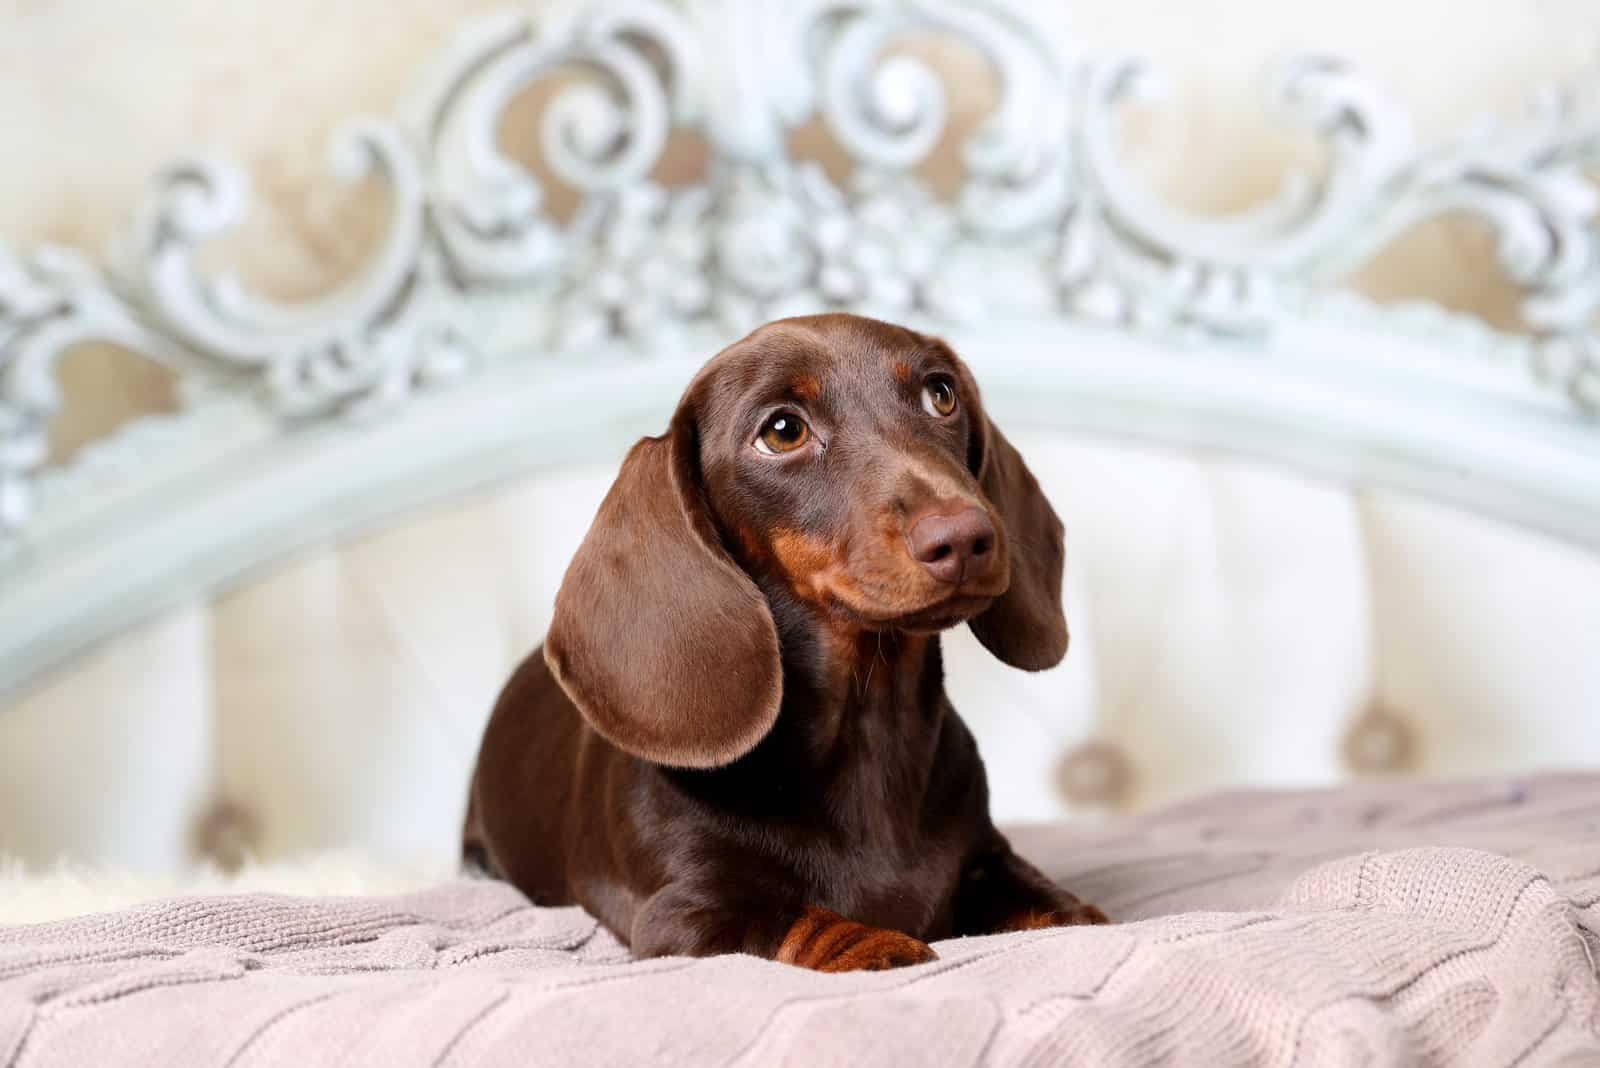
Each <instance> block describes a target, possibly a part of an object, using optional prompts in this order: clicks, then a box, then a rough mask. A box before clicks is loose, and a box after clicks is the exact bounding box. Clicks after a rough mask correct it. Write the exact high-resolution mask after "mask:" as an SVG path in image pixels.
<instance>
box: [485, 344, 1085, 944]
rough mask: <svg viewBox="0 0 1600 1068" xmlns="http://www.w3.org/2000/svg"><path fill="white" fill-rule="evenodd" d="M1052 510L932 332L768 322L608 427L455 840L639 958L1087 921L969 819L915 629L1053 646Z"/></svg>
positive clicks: (963, 754)
mask: <svg viewBox="0 0 1600 1068" xmlns="http://www.w3.org/2000/svg"><path fill="white" fill-rule="evenodd" d="M1062 557H1063V548H1062V529H1061V521H1060V520H1059V519H1057V518H1056V515H1055V512H1054V511H1052V510H1051V508H1050V504H1049V502H1048V501H1046V500H1045V498H1044V496H1043V494H1042V493H1041V492H1040V490H1039V486H1038V483H1037V482H1036V481H1035V480H1034V478H1033V476H1032V475H1031V474H1030V473H1029V471H1028V469H1027V467H1026V466H1024V465H1023V462H1022V458H1021V457H1020V456H1018V455H1017V452H1016V450H1014V449H1013V448H1012V447H1011V445H1010V444H1009V443H1008V442H1007V441H1006V439H1005V438H1004V437H1002V436H1001V434H1000V432H999V431H998V430H997V429H996V428H995V427H994V425H993V424H992V423H990V422H989V420H988V419H987V418H986V417H985V416H984V414H983V408H982V407H981V405H980V403H979V399H978V390H977V386H976V385H975V384H974V382H973V380H972V375H971V374H970V372H968V370H967V368H966V366H965V365H964V364H963V363H962V362H961V361H960V360H959V359H957V358H956V356H955V354H954V353H952V352H951V351H950V350H949V348H947V347H946V346H945V345H944V344H943V343H942V342H940V341H937V340H934V339H932V338H927V337H923V336H921V335H919V334H916V333H913V332H911V331H910V330H906V329H903V328H901V327H897V326H891V325H889V324H887V323H881V322H876V321H873V320H870V319H862V318H858V317H855V316H849V315H823V316H816V317H811V318H803V319H788V320H784V321H781V322H776V323H772V324H769V325H767V326H765V327H762V328H761V329H759V330H757V331H756V332H755V333H753V334H751V335H750V336H749V337H747V338H745V339H744V340H742V341H739V342H738V343H736V344H734V345H732V346H730V347H729V348H727V349H725V350H724V351H723V352H721V353H720V354H719V355H717V357H716V358H715V359H713V360H712V361H711V362H710V363H709V364H707V365H706V367H705V369H704V370H702V371H701V372H700V374H699V375H697V376H696V377H695V379H694V381H693V382H691V383H690V385H689V388H688V390H687V391H686V392H685V394H684V396H683V399H682V401H681V402H680V403H679V405H678V409H677V412H676V414H675V415H674V416H673V418H672V423H671V426H670V428H669V429H668V431H667V433H666V434H665V435H663V436H662V437H658V438H646V439H644V440H643V441H641V442H639V444H637V445H635V446H634V448H633V450H632V451H631V452H630V453H629V454H628V457H627V459H626V460H625V461H624V462H623V465H622V471H621V473H620V474H619V475H618V476H617V481H616V484H615V485H614V486H613V487H612V488H611V491H610V493H609V494H607V496H606V498H605V501H604V503H602V504H601V506H600V511H599V514H598V515H597V516H596V517H595V520H594V525H593V526H592V527H591V528H590V530H589V534H588V537H587V538H586V539H585V540H584V543H583V546H582V547H581V548H580V549H579V550H578V554H577V556H576V558H575V559H574V560H573V561H572V565H571V567H570V568H569V569H568V570H567V574H566V578H565V580H564V581H563V583H562V585H561V591H560V593H559V594H558V596H557V597H556V606H555V617H554V620H553V622H552V623H551V626H550V632H549V635H548V636H547V639H546V641H545V645H544V648H543V651H542V652H540V651H535V652H534V654H533V655H532V656H530V657H529V658H528V659H527V660H526V661H525V662H524V663H523V664H522V666H521V667H520V668H518V669H517V672H516V674H515V675H513V676H512V678H511V681H510V682H509V683H508V684H507V685H506V688H505V691H504V692H503V693H502V694H501V696H500V700H499V702H498V704H497V705H496V706H495V710H494V714H493V716H492V717H491V718H490V720H489V725H488V728H487V730H486V732H485V734H484V739H483V746H482V749H481V750H480V752H479V756H478V766H477V770H476V772H475V774H474V776H473V782H472V788H471V794H470V801H469V805H468V813H467V825H466V831H465V835H464V849H465V852H466V854H467V856H468V858H469V859H471V860H474V861H476V862H477V863H479V864H481V865H482V866H483V867H485V868H487V869H488V870H489V871H491V872H493V873H495V874H498V875H500V876H502V877H504V878H506V879H509V880H510V881H511V882H512V883H514V884H515V885H516V886H517V887H518V888H520V889H521V890H522V891H524V892H525V893H527V894H528V896H529V897H531V898H532V899H533V900H534V901H535V902H538V903H540V904H550V905H557V904H572V903H574V902H576V903H578V904H581V905H583V906H584V907H585V908H587V909H588V910H589V911H590V912H592V913H593V914H594V915H595V916H597V917H598V918H599V919H600V921H601V922H602V923H604V924H605V925H606V927H608V928H610V929H611V931H612V932H614V933H615V934H616V935H617V937H619V938H621V939H622V940H623V941H625V942H627V943H628V944H629V945H630V946H631V947H632V949H633V951H634V952H635V953H636V954H638V955H640V956H646V957H648V956H658V955H663V954H688V955H695V956H699V955H707V954H713V953H730V952H744V953H754V954H757V955H759V956H762V957H768V958H772V959H775V960H780V961H786V962H789V963H792V964H799V965H803V966H805V967H809V968H817V969H821V970H823V971H845V970H850V969H858V968H889V967H894V966H897V965H902V964H915V963H918V962H921V961H926V960H931V959H933V957H934V953H933V950H932V949H930V948H929V947H928V945H927V941H930V940H933V939H937V938H942V937H945V936H948V935H952V934H955V935H965V934H988V933H992V932H995V931H1007V930H1018V929H1022V928H1033V927H1043V926H1053V925H1058V924H1079V923H1103V922H1105V917H1104V916H1103V915H1102V914H1101V913H1100V911H1099V910H1098V909H1096V908H1094V907H1093V906H1092V905H1083V904H1080V903H1079V902H1078V900H1077V899H1076V898H1074V897H1073V896H1072V895H1071V894H1069V893H1067V892H1065V891H1064V890H1061V889H1059V888H1058V887H1056V886H1055V885H1054V884H1053V883H1051V882H1050V880H1049V879H1047V878H1046V877H1045V876H1044V875H1042V874H1041V873H1040V872H1039V871H1038V870H1037V869H1035V868H1034V867H1033V866H1032V865H1030V864H1028V863H1027V862H1026V861H1024V860H1022V859H1021V858H1020V857H1018V856H1017V855H1016V854H1015V853H1013V852H1012V851H1011V848H1010V846H1009V845H1008V844H1007V843H1006V840H1005V839H1004V838H1003V837H1002V836H1001V835H1000V834H999V832H998V831H996V830H995V828H994V825H993V824H992V823H991V822H990V819H989V811H988V785H987V783H986V781H985V778H984V771H983V764H982V761H981V760H980V759H979V757H978V752H977V749H976V748H975V746H974V744H973V741H972V735H971V734H970V733H969V732H968V731H967V728H966V726H965V725H964V724H963V723H962V722H961V720H960V718H959V717H958V716H957V715H956V713H955V710H954V709H953V708H952V707H951V706H950V703H949V701H948V700H947V699H946V698H945V694H944V687H943V671H942V666H941V662H940V654H939V638H938V636H937V635H938V632H939V631H941V630H944V629H946V628H948V627H952V626H955V625H957V624H960V623H963V622H964V623H967V624H969V625H970V626H971V627H972V630H973V632H974V633H976V635H977V636H978V639H979V640H980V641H981V642H982V643H983V644H984V645H985V646H986V647H987V648H988V649H989V651H990V652H992V653H994V655H995V656H997V657H999V658H1000V659H1001V660H1003V661H1005V662H1006V663H1007V664H1010V665H1013V666H1015V667H1019V668H1024V669H1026V670H1030V671H1032V670H1038V669H1041V668H1047V667H1050V666H1052V665H1053V664H1055V663H1057V662H1058V661H1059V660H1060V659H1061V657H1062V656H1063V655H1064V654H1065V653H1066V649H1067V628H1066V621H1065V620H1064V619H1063V617H1062V613H1061V568H1062Z"/></svg>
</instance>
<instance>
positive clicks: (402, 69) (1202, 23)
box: [0, 0, 1600, 446]
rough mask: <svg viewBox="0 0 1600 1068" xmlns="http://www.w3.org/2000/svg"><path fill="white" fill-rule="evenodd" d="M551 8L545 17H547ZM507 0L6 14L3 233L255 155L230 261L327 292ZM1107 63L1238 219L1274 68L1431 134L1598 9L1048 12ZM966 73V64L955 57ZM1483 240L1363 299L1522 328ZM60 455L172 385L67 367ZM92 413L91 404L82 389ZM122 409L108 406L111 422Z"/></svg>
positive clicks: (1, 94) (1160, 154)
mask: <svg viewBox="0 0 1600 1068" xmlns="http://www.w3.org/2000/svg"><path fill="white" fill-rule="evenodd" d="M546 2H548V0H546ZM499 6H502V5H500V4H498V3H496V2H494V0H344V2H341V3H329V2H327V0H272V2H270V3H268V2H265V0H230V2H227V3H215V4H209V5H204V4H195V3H190V2H181V3H180V2H179V0H94V2H90V0H76V2H74V0H0V137H3V139H4V143H5V165H4V166H3V167H0V240H4V241H7V242H11V243H16V244H23V245H26V244H29V243H32V242H36V241H42V240H50V241H58V242H65V243H67V244H70V245H75V246H79V247H82V248H84V249H88V250H91V251H96V252H97V251H98V250H99V249H100V247H101V245H102V243H103V240H104V237H105V235H106V234H107V233H108V232H110V231H111V230H112V229H113V228H114V227H115V226H117V225H118V224H119V223H120V222H121V220H122V219H124V218H125V217H126V215H127V213H128V212H129V211H130V209H131V207H132V205H133V204H134V203H135V201H136V199H137V197H138V194H139V191H140V188H141V184H142V182H143V181H144V180H145V178H146V176H147V175H148V174H149V173H150V172H151V171H153V170H154V169H156V168H157V167H159V166H160V165H161V164H162V163H163V162H164V161H166V160H168V159H169V158H171V157H172V156H174V155H175V154H178V153H181V152H185V151H189V150H192V149H194V148H197V147H198V148H205V149H210V150H216V151H219V152H222V153H225V154H228V155H231V156H233V157H235V158H238V159H241V160H243V161H244V162H245V163H246V164H247V165H248V167H249V169H250V171H251V174H252V175H253V177H254V180H255V183H256V187H257V189H258V191H259V193H260V195H261V198H262V209H263V210H261V211H260V212H259V213H258V217H257V218H256V219H255V220H253V222H252V224H251V226H250V227H249V228H248V230H247V232H245V233H243V234H240V235H238V237H237V238H236V239H235V240H233V241H231V242H230V243H229V246H228V249H227V253H226V254H227V256H228V257H229V258H230V259H231V260H232V261H233V262H235V263H237V264H238V265H240V266H241V267H242V268H243V269H244V270H245V272H246V274H247V276H249V277H251V278H253V279H254V280H256V281H257V282H258V283H259V284H260V285H262V286H263V287H264V288H266V289H268V290H269V291H272V292H275V293H279V294H283V295H295V294H305V293H311V292H315V291H317V290H318V289H319V288H321V287H323V286H325V285H327V284H328V283H329V282H330V281H331V280H333V279H335V278H337V277H339V276H341V275H343V274H345V273H347V272H348V271H350V270H351V269H352V267H353V266H354V265H355V264H357V263H359V262H360V258H361V256H362V254H363V251H364V249H365V248H366V247H368V245H369V244H370V242H371V240H372V236H373V235H372V232H371V231H372V226H371V221H370V220H371V216H372V213H371V212H370V210H366V208H367V207H369V205H365V202H364V201H363V199H362V197H360V196H359V195H352V194H351V193H350V192H349V191H346V190H341V189H340V188H338V187H337V186H336V185H335V184H333V183H332V182H330V181H329V180H328V178H327V177H326V172H325V170H324V160H325V156H326V145H327V143H328V137H329V133H330V131H331V130H332V129H333V127H334V126H335V125H336V124H337V123H338V122H339V120H340V119H341V118H343V117H344V116H346V115H349V114H352V113H359V112H364V111H365V112H371V111H378V112H385V111H388V110H390V108H391V105H392V102H393V101H394V100H395V99H396V98H397V97H398V96H399V95H400V94H401V93H402V92H403V91H404V90H405V89H406V87H407V86H408V84H409V82H410V80H411V77H412V75H413V74H414V72H415V71H416V70H417V69H418V67H419V65H420V64H422V63H424V62H425V61H426V60H428V59H429V58H430V57H431V56H432V55H433V54H435V53H436V52H437V51H438V49H439V48H440V46H441V44H442V42H443V41H444V40H445V39H446V38H447V37H448V35H449V33H450V31H451V28H452V26H453V25H454V24H455V23H456V22H457V21H458V20H459V19H461V18H463V17H466V16H468V15H470V14H472V13H474V12H478V11H484V10H489V9H492V8H496V7H499ZM1048 6H1049V9H1050V14H1051V15H1052V17H1059V18H1060V20H1061V23H1062V24H1063V25H1064V26H1065V27H1067V32H1068V33H1069V34H1070V35H1071V37H1072V38H1073V39H1074V40H1077V41H1079V42H1081V43H1082V45H1083V46H1084V47H1085V48H1087V49H1090V50H1093V51H1105V50H1122V49H1129V50H1134V51H1138V52H1141V53H1144V54H1146V55H1148V56H1150V57H1151V58H1152V59H1153V60H1154V61H1155V63H1156V65H1157V66H1158V67H1159V68H1161V69H1162V70H1164V71H1166V72H1168V73H1169V74H1170V84H1171V88H1172V92H1171V95H1170V99H1169V101H1168V103H1167V105H1166V106H1165V107H1163V108H1161V109H1159V110H1157V111H1154V112H1152V113H1150V114H1149V115H1145V116H1141V117H1139V118H1138V119H1137V120H1136V121H1135V122H1134V123H1133V124H1132V129H1133V132H1134V135H1135V144H1136V146H1137V152H1138V155H1139V160H1140V162H1141V165H1142V166H1143V167H1144V169H1145V170H1146V172H1147V173H1148V174H1149V175H1150V176H1151V179H1152V180H1153V181H1154V182H1155V183H1156V184H1157V186H1158V187H1159V188H1161V189H1162V190H1164V192H1165V193H1166V194H1167V195H1168V196H1169V197H1171V199H1173V200H1174V201H1175V202H1177V203H1180V204H1182V205H1185V206H1188V207H1191V208H1196V209H1200V210H1220V209H1228V208H1235V207H1238V206H1240V205H1242V204H1245V203H1248V202H1250V201H1251V200H1253V199H1255V198H1258V197H1260V196H1262V195H1264V194H1265V193H1266V192H1268V191H1269V190H1271V189H1272V188H1273V186H1274V185H1275V183H1276V181H1277V178H1278V175H1279V174H1280V171H1281V168H1282V166H1283V165H1284V163H1285V162H1286V161H1288V160H1293V159H1298V158H1305V157H1306V155H1307V152H1308V147H1309V146H1308V145H1307V144H1306V143H1305V142H1304V141H1297V140H1295V139H1294V138H1291V137H1287V136H1285V135H1284V134H1283V133H1282V132H1280V131H1277V130H1275V129H1273V127H1272V126H1271V125H1270V124H1269V122H1268V121H1267V120H1266V118H1265V117H1264V116H1263V115H1262V113H1261V112H1260V110H1259V109H1258V108H1257V107H1256V105H1255V96H1254V94H1255V91H1256V89H1257V88H1258V85H1259V80H1258V79H1259V75H1260V73H1261V71H1262V70H1263V69H1264V67H1265V66H1266V64H1267V63H1268V62H1269V61H1270V60H1271V59H1272V58H1273V57H1275V56H1277V55H1279V54H1281V53H1283V52H1285V51H1292V50H1297V49H1306V48H1316V49H1321V50H1325V51H1331V52H1335V53H1339V54H1343V55H1346V56H1349V57H1351V58H1352V59H1354V60H1355V61H1356V62H1357V63H1358V64H1359V65H1360V66H1361V67H1362V68H1363V69H1364V70H1366V71H1368V72H1369V73H1370V75H1371V76H1372V78H1374V79H1375V80H1376V81H1377V82H1378V83H1379V84H1381V85H1383V86H1385V87H1387V88H1388V90H1389V91H1390V92H1391V93H1392V94H1393V96H1394V97H1396V98H1397V99H1398V100H1400V101H1402V102H1403V103H1404V104H1405V105H1406V106H1407V107H1408V108H1409V109H1410V110H1411V112H1412V113H1413V114H1414V115H1415V117H1416V124H1417V127H1418V130H1419V133H1420V134H1421V135H1422V136H1424V137H1428V138H1431V137H1444V136H1447V135H1449V134H1450V133H1451V132H1452V131H1455V130H1457V129H1459V128H1460V127H1461V126H1462V125H1464V124H1465V123H1466V122H1468V121H1469V120H1470V119H1471V118H1473V117H1474V116H1477V115H1479V114H1481V113H1490V112H1497V111H1498V112H1514V111H1515V110H1516V109H1517V108H1518V107H1519V106H1520V105H1521V104H1522V102H1523V101H1524V100H1526V98H1527V97H1528V96H1529V94H1530V93H1531V92H1532V91H1533V90H1534V89H1535V88H1536V87H1538V86H1540V85H1542V84H1545V83H1547V82H1550V81H1552V80H1559V79H1562V78H1567V77H1570V76H1572V75H1573V74H1574V73H1576V72H1578V71H1579V70H1581V69H1583V67H1584V66H1585V64H1586V63H1593V62H1594V57H1595V55H1596V53H1597V50H1600V9H1597V8H1596V6H1595V3H1594V0H1520V2H1513V0H1502V2H1499V3H1479V4H1473V3H1467V2H1463V0H1406V2H1403V3H1396V2H1395V0H1340V2H1338V3H1330V2H1324V3H1315V4H1307V3H1284V2H1282V0H1273V2H1269V0H1185V2H1183V3H1173V2H1171V0H1076V2H1072V3H1060V2H1059V0H1054V2H1052V3H1050V4H1049V5H1048ZM953 69H956V70H964V69H967V64H966V63H964V62H962V57H961V56H959V55H957V56H955V57H954V59H953ZM1486 247H1487V245H1486V242H1485V241H1484V240H1483V237H1482V235H1481V234H1478V233H1476V232H1475V231H1474V230H1472V229H1471V228H1462V227H1452V226H1433V227H1429V228H1427V229H1426V231H1424V232H1422V233H1419V234H1418V235H1416V236H1415V237H1414V238H1413V239H1411V240H1408V241H1407V242H1405V243H1404V245H1403V247H1400V248H1397V249H1395V250H1392V251H1391V252H1390V253H1389V254H1387V255H1386V256H1385V257H1384V258H1383V260H1382V261H1381V262H1379V263H1378V264H1376V265H1375V266H1374V267H1373V268H1372V269H1370V270H1369V271H1367V272H1365V273H1364V276H1363V278H1362V279H1361V282H1362V284H1363V285H1365V286H1366V287H1367V288H1369V289H1370V290H1372V291H1374V292H1377V293H1380V294H1382V295H1427V296H1432V297H1435V298H1438V299H1441V300H1444V301H1445V302H1446V303H1449V304H1452V305H1456V306H1460V307H1468V308H1476V309H1479V310H1482V311H1484V312H1485V313H1487V314H1489V315H1490V316H1491V317H1494V318H1497V319H1502V320H1503V319H1506V318H1507V317H1508V315H1509V308H1510V299H1509V294H1508V292H1507V291H1506V290H1505V288H1504V287H1503V286H1502V285H1501V284H1500V283H1499V282H1498V280H1496V279H1494V278H1493V277H1492V276H1491V275H1490V274H1489V273H1488V272H1487V271H1486V270H1485V268H1486V264H1487V261H1486V258H1485V252H1486ZM66 374H67V377H68V379H69V386H70V395H71V396H72V397H73V401H72V410H71V411H70V412H69V413H68V414H69V419H68V420H67V424H68V425H67V426H66V427H64V428H63V432H62V433H61V435H59V437H58V441H59V443H60V444H61V445H63V446H70V445H71V444H72V443H74V442H75V441H77V440H79V439H80V438H82V437H84V436H86V435H88V434H92V433H94V432H95V431H96V430H97V429H99V428H101V427H103V426H104V425H105V424H106V423H107V422H108V421H111V420H113V419H114V418H116V411H118V410H121V409H125V408H128V407H130V406H131V407H141V406H143V407H149V406H153V405H160V404H163V403H167V402H168V401H169V400H170V398H169V397H168V395H167V389H166V383H165V380H164V376H163V375H161V374H159V373H154V372H152V371H150V370H148V369H146V370H143V371H140V370H139V369H137V368H136V367H132V366H129V361H128V360H127V359H126V358H124V357H122V356H120V354H110V355H108V354H104V353H93V352H89V353H84V354H82V355H80V356H79V357H77V358H75V359H73V360H71V361H69V366H68V368H67V369H66ZM91 386H94V387H97V388H95V389H94V391H93V392H94V394H95V397H94V399H93V400H90V399H87V397H86V394H87V392H88V390H89V387H91ZM108 406H109V408H110V409H111V410H107V408H108Z"/></svg>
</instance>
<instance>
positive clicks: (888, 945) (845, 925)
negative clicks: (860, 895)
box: [776, 906, 939, 972]
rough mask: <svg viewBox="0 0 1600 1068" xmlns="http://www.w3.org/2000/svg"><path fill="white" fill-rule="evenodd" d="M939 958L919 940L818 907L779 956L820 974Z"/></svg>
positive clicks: (787, 940) (790, 936)
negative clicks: (870, 925) (848, 918)
mask: <svg viewBox="0 0 1600 1068" xmlns="http://www.w3.org/2000/svg"><path fill="white" fill-rule="evenodd" d="M938 958H939V955H938V954H937V953H935V952H934V951H933V948H932V947H931V946H929V945H928V943H926V942H924V941H922V940H921V939H919V938H912V937H911V936H910V935H908V934H903V933H902V932H900V931H891V930H889V929H888V928H886V927H869V926H867V925H866V924H864V923H857V922H856V921H854V920H847V919H845V918H844V917H843V916H841V915H839V914H838V913H837V912H831V911H829V910H828V909H824V908H817V907H815V906H808V907H807V908H806V910H805V911H804V912H802V913H801V914H800V918H799V919H797V920H795V921H794V924H793V925H792V926H790V928H789V932H788V934H786V935H785V936H784V939H783V944H782V945H780V946H779V947H778V953H777V956H776V959H777V960H779V961H782V962H783V963H785V964H795V965H798V966H800V967H802V968H811V969H813V970H815V971H819V972H877V971H883V970H885V969H887V968H902V967H905V966H907V965H911V964H926V963H927V962H928V961H930V960H937V959H938Z"/></svg>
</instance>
